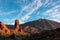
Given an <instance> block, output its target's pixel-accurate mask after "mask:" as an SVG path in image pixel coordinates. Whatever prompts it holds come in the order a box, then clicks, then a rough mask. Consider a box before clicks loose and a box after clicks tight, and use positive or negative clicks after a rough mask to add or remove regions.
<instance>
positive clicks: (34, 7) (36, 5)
mask: <svg viewBox="0 0 60 40" xmlns="http://www.w3.org/2000/svg"><path fill="white" fill-rule="evenodd" d="M41 6H42V3H41V1H40V0H34V1H33V2H32V3H30V4H29V5H27V6H25V7H24V8H23V9H22V12H23V11H27V14H26V15H25V16H23V17H22V18H21V20H27V19H28V18H30V15H31V14H32V13H33V12H34V11H36V10H37V9H38V8H39V7H41Z"/></svg>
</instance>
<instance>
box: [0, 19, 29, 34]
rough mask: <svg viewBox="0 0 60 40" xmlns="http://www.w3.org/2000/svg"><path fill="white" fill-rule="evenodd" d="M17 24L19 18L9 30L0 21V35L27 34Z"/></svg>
mask: <svg viewBox="0 0 60 40" xmlns="http://www.w3.org/2000/svg"><path fill="white" fill-rule="evenodd" d="M19 24H20V23H19V20H15V28H14V29H12V30H11V29H9V28H8V27H7V26H6V25H5V24H4V23H2V22H0V35H12V34H15V35H19V34H21V35H27V34H28V33H25V32H24V31H23V30H22V28H21V27H20V26H19Z"/></svg>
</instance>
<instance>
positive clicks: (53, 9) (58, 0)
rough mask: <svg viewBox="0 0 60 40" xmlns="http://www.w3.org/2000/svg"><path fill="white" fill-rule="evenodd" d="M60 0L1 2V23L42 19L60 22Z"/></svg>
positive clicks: (2, 0) (6, 0)
mask: <svg viewBox="0 0 60 40" xmlns="http://www.w3.org/2000/svg"><path fill="white" fill-rule="evenodd" d="M59 17H60V0H0V21H2V22H3V23H5V24H14V21H15V20H16V19H18V20H20V23H21V24H23V23H26V22H29V21H33V20H38V19H40V18H43V19H49V20H53V21H56V22H60V18H59Z"/></svg>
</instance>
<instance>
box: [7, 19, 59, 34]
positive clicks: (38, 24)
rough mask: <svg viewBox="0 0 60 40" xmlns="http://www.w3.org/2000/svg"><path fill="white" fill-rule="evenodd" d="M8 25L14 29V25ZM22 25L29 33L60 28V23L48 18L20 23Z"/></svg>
mask: <svg viewBox="0 0 60 40" xmlns="http://www.w3.org/2000/svg"><path fill="white" fill-rule="evenodd" d="M7 26H8V27H9V28H11V29H14V25H7ZM20 27H22V29H23V31H25V32H28V33H39V32H40V31H41V30H52V29H56V28H60V23H58V22H55V21H52V20H47V19H39V20H35V21H30V22H27V23H24V24H20Z"/></svg>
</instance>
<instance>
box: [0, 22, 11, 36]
mask: <svg viewBox="0 0 60 40" xmlns="http://www.w3.org/2000/svg"><path fill="white" fill-rule="evenodd" d="M0 34H2V35H4V34H8V35H9V34H10V29H8V28H7V26H6V25H5V24H3V23H2V22H0Z"/></svg>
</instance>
